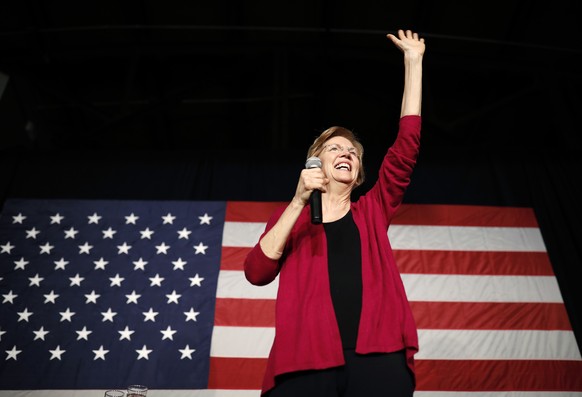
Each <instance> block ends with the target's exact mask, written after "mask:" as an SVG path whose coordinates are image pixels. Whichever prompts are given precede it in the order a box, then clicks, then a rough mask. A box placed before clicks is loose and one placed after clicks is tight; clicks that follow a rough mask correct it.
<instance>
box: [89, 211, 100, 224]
mask: <svg viewBox="0 0 582 397" xmlns="http://www.w3.org/2000/svg"><path fill="white" fill-rule="evenodd" d="M87 218H88V219H89V224H92V223H94V224H96V225H97V224H99V220H101V216H99V215H97V213H96V212H95V213H93V215H91V216H88V217H87Z"/></svg>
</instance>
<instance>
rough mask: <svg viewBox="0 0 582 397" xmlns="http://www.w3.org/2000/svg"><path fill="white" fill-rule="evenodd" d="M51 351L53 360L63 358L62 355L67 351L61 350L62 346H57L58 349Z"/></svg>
mask: <svg viewBox="0 0 582 397" xmlns="http://www.w3.org/2000/svg"><path fill="white" fill-rule="evenodd" d="M49 352H50V353H51V360H53V359H55V358H56V359H57V360H59V361H60V360H61V356H62V355H63V353H65V352H66V350H61V346H60V345H59V346H57V347H56V349H54V350H49Z"/></svg>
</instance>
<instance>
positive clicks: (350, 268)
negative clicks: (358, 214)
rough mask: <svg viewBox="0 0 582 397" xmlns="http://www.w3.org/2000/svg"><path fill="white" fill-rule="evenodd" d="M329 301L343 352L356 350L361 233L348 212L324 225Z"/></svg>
mask: <svg viewBox="0 0 582 397" xmlns="http://www.w3.org/2000/svg"><path fill="white" fill-rule="evenodd" d="M323 227H324V229H325V235H326V238H327V263H328V269H329V284H330V290H331V299H332V301H333V307H334V310H335V315H336V318H337V322H338V326H339V330H340V335H341V338H342V345H343V348H344V349H355V347H356V340H357V338H358V326H359V324H360V313H361V311H362V252H361V246H360V232H359V230H358V228H357V226H356V224H355V222H354V218H353V217H352V212H351V211H348V213H347V214H346V215H345V216H344V217H343V218H341V219H338V220H337V221H335V222H329V223H324V224H323Z"/></svg>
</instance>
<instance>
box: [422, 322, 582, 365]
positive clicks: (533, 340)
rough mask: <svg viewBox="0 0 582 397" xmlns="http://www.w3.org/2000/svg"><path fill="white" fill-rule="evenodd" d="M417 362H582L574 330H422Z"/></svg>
mask: <svg viewBox="0 0 582 397" xmlns="http://www.w3.org/2000/svg"><path fill="white" fill-rule="evenodd" d="M418 339H419V345H420V351H419V352H418V353H417V354H416V355H415V356H414V357H415V358H416V359H419V360H422V359H431V360H441V359H442V360H578V361H579V360H581V359H582V358H581V357H580V351H579V350H578V344H577V343H576V338H575V337H574V333H573V332H572V331H532V330H519V331H513V330H512V331H490V330H486V331H480V330H479V331H475V330H428V329H424V330H423V329H421V330H418Z"/></svg>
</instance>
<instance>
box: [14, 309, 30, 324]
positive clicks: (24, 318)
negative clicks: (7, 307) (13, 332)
mask: <svg viewBox="0 0 582 397" xmlns="http://www.w3.org/2000/svg"><path fill="white" fill-rule="evenodd" d="M16 314H18V322H21V321H26V322H28V318H29V317H30V316H32V315H33V314H34V313H33V312H29V311H28V308H26V307H25V308H24V311H22V312H16Z"/></svg>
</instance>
